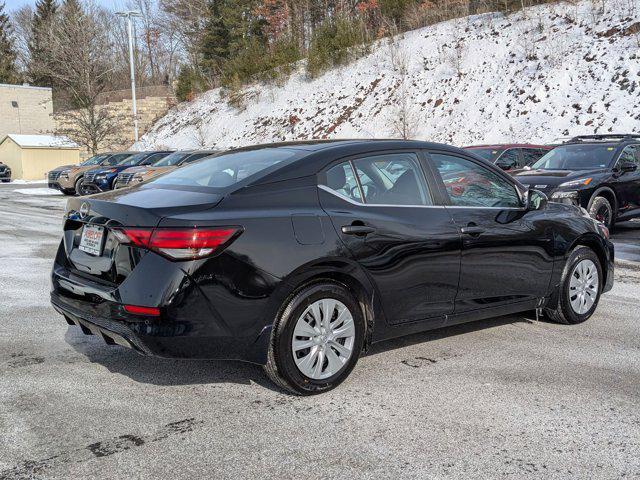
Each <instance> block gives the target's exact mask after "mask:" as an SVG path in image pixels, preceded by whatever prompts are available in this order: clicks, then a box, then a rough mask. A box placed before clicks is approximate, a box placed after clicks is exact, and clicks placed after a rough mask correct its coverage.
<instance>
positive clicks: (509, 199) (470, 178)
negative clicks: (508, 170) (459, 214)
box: [431, 153, 522, 208]
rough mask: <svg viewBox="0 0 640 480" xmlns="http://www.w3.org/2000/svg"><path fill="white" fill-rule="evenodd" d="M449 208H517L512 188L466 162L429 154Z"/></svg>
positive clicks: (514, 192)
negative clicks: (450, 206) (440, 180)
mask: <svg viewBox="0 0 640 480" xmlns="http://www.w3.org/2000/svg"><path fill="white" fill-rule="evenodd" d="M431 158H432V159H433V163H434V166H435V167H436V170H437V171H438V173H439V174H440V177H441V179H442V183H443V184H444V187H445V190H446V191H447V194H448V196H449V201H450V203H451V205H454V206H459V207H498V208H520V207H522V203H521V201H520V196H519V195H518V192H517V190H516V188H515V186H514V185H513V184H511V183H510V182H508V181H507V180H506V179H504V178H502V177H501V176H500V175H498V174H496V173H494V172H492V171H490V170H488V169H486V168H484V167H482V166H480V165H478V164H477V163H475V162H472V161H471V160H467V159H466V158H461V157H455V156H453V155H447V154H440V153H432V154H431Z"/></svg>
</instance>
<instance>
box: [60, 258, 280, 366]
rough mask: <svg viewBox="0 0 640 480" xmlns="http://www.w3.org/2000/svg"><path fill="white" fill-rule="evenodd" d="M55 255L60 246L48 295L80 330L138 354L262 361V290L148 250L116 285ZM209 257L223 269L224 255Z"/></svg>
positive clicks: (267, 331) (267, 330)
mask: <svg viewBox="0 0 640 480" xmlns="http://www.w3.org/2000/svg"><path fill="white" fill-rule="evenodd" d="M62 256H64V252H63V251H62V249H61V250H60V251H59V253H58V259H57V261H56V263H55V264H54V267H53V272H52V276H51V280H52V291H51V303H52V305H53V307H54V308H55V310H56V311H57V312H58V313H60V314H61V315H63V316H64V317H65V318H66V320H67V323H70V324H74V325H77V326H79V327H80V328H81V329H82V331H83V332H84V333H86V334H94V335H96V336H98V337H101V338H102V339H103V340H104V341H105V342H106V343H108V344H119V345H122V346H125V347H128V348H132V349H134V350H136V351H137V352H139V353H141V354H145V355H154V356H159V357H165V358H207V359H219V360H241V361H247V362H251V363H256V364H265V363H266V360H267V350H268V345H269V339H270V335H271V325H270V322H268V321H266V319H265V305H266V302H268V295H265V296H260V297H257V298H256V297H253V298H252V297H247V296H246V292H245V291H242V290H238V289H235V288H231V289H230V288H229V287H232V286H233V285H232V281H230V280H229V279H224V278H221V282H220V283H218V282H217V281H215V280H214V279H212V278H211V277H210V276H208V277H205V276H203V275H202V274H194V276H191V275H187V274H186V271H187V270H188V269H189V266H188V265H187V264H185V263H174V262H169V261H167V260H166V259H164V258H162V257H160V256H159V255H156V254H154V253H148V254H147V255H145V256H144V258H142V260H141V261H140V263H139V264H138V265H137V267H136V268H135V271H134V272H132V273H131V274H129V276H128V277H127V278H126V279H125V280H124V281H123V282H122V283H121V284H120V285H115V284H108V283H107V282H104V281H98V280H95V281H94V280H93V279H91V278H88V276H87V275H85V274H80V273H76V272H75V270H70V267H68V266H66V265H63V263H65V262H63V261H60V259H61V257H62ZM209 262H215V263H218V262H220V263H219V264H218V265H216V266H214V267H213V268H214V269H215V271H217V272H218V274H219V275H220V276H221V277H224V268H222V265H223V264H225V263H229V259H221V258H218V259H216V258H213V259H211V260H209ZM229 269H230V270H232V271H234V272H237V271H238V266H237V265H235V264H231V265H229ZM197 278H202V281H203V282H204V283H199V282H198V280H196V279H197ZM196 283H197V285H196ZM205 292H206V293H205ZM265 293H266V292H265ZM214 299H215V304H214V302H213V301H212V300H214ZM125 304H128V305H143V306H154V307H158V308H159V309H160V316H158V317H152V316H142V315H134V314H130V313H128V312H126V311H125V310H124V308H123V306H124V305H125Z"/></svg>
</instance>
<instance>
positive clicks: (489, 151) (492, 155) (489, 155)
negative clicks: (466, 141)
mask: <svg viewBox="0 0 640 480" xmlns="http://www.w3.org/2000/svg"><path fill="white" fill-rule="evenodd" d="M467 150H469V151H470V152H471V153H475V154H476V155H478V156H479V157H480V158H484V159H485V160H488V161H490V162H491V163H493V161H494V160H495V159H496V158H498V155H500V153H502V150H498V149H497V148H467Z"/></svg>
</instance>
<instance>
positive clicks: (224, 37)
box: [200, 0, 229, 76]
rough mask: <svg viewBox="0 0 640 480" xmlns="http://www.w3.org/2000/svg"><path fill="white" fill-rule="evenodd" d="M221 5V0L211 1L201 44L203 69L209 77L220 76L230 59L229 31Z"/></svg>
mask: <svg viewBox="0 0 640 480" xmlns="http://www.w3.org/2000/svg"><path fill="white" fill-rule="evenodd" d="M220 3H221V1H220V0H210V1H209V5H208V11H207V19H206V22H205V27H204V32H203V35H202V41H201V43H200V56H201V67H202V70H203V71H204V72H205V73H206V74H207V75H209V76H216V75H218V74H219V73H220V71H221V69H222V66H223V64H224V62H225V61H226V60H227V59H228V58H229V30H228V28H227V26H226V24H225V22H224V20H223V18H222V15H221V9H220Z"/></svg>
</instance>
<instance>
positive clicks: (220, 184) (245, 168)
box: [149, 148, 299, 188]
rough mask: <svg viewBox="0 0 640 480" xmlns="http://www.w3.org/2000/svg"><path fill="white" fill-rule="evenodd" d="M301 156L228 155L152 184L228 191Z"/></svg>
mask: <svg viewBox="0 0 640 480" xmlns="http://www.w3.org/2000/svg"><path fill="white" fill-rule="evenodd" d="M298 155H299V153H298V152H297V151H295V150H289V149H286V148H261V149H257V150H245V151H238V152H229V153H224V154H221V155H217V156H215V157H210V158H205V159H204V160H201V161H200V162H197V163H191V164H188V165H187V166H185V167H182V168H179V169H178V170H174V171H173V172H169V173H167V174H165V175H162V176H161V177H157V178H156V179H154V180H151V181H150V182H149V183H150V184H156V185H184V186H189V187H212V188H225V187H230V186H232V185H234V184H236V183H238V182H240V181H242V180H244V179H245V178H248V177H250V176H252V175H255V174H257V173H259V172H263V171H265V170H267V169H268V168H270V167H273V166H275V165H278V164H287V163H288V162H291V161H292V160H293V159H294V158H295V157H297V156H298Z"/></svg>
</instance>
